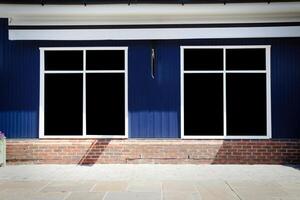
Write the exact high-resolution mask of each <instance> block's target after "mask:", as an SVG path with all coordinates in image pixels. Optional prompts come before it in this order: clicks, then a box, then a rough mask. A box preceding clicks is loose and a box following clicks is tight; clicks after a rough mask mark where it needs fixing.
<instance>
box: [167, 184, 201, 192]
mask: <svg viewBox="0 0 300 200" xmlns="http://www.w3.org/2000/svg"><path fill="white" fill-rule="evenodd" d="M162 190H163V192H176V191H181V192H197V187H196V182H193V181H163V182H162Z"/></svg>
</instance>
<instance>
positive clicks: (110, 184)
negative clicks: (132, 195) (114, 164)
mask: <svg viewBox="0 0 300 200" xmlns="http://www.w3.org/2000/svg"><path fill="white" fill-rule="evenodd" d="M127 186H128V182H126V181H101V182H97V183H96V184H95V186H94V187H93V188H92V189H91V192H109V191H125V190H126V189H127Z"/></svg>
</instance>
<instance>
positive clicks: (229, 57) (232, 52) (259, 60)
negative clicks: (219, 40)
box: [226, 49, 266, 70]
mask: <svg viewBox="0 0 300 200" xmlns="http://www.w3.org/2000/svg"><path fill="white" fill-rule="evenodd" d="M226 69H227V70H265V69H266V50H265V49H227V50H226Z"/></svg>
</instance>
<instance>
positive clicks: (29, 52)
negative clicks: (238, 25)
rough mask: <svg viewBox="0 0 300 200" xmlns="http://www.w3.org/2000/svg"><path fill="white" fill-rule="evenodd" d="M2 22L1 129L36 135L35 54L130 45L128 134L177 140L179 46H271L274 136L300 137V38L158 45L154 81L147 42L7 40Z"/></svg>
mask: <svg viewBox="0 0 300 200" xmlns="http://www.w3.org/2000/svg"><path fill="white" fill-rule="evenodd" d="M7 38H8V35H7V20H6V19H1V20H0V96H1V100H0V130H1V131H4V132H5V133H6V134H7V135H8V137H9V138H35V137H38V108H39V50H38V47H47V46H48V47H50V46H56V47H57V46H62V47H63V46H128V47H129V77H128V78H129V91H128V92H129V97H128V98H129V99H128V100H129V135H130V137H131V138H178V137H179V136H180V68H179V67H180V65H179V63H180V58H179V56H180V52H179V51H180V45H264V44H265V45H272V49H271V56H272V60H271V64H272V69H271V81H272V83H271V85H272V134H273V138H300V125H299V124H300V123H299V119H300V103H299V102H300V57H299V55H300V39H299V38H290V39H218V40H179V41H156V44H157V48H158V49H157V51H158V52H157V55H158V68H157V70H158V71H157V77H156V79H154V80H153V79H152V78H151V76H150V66H149V65H150V62H145V60H147V59H149V57H148V56H149V55H150V42H149V41H84V42H82V41H8V39H7Z"/></svg>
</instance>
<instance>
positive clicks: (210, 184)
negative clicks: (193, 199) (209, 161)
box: [197, 180, 239, 200]
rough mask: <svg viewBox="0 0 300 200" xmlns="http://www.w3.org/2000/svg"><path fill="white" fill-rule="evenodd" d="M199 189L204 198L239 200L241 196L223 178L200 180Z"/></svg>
mask: <svg viewBox="0 0 300 200" xmlns="http://www.w3.org/2000/svg"><path fill="white" fill-rule="evenodd" d="M197 189H198V191H199V193H200V196H201V199H203V200H213V199H222V200H239V196H238V195H237V194H236V193H235V192H234V191H233V190H232V188H231V187H230V186H229V185H228V184H227V182H225V181H223V180H211V181H209V180H208V181H199V182H198V184H197Z"/></svg>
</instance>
